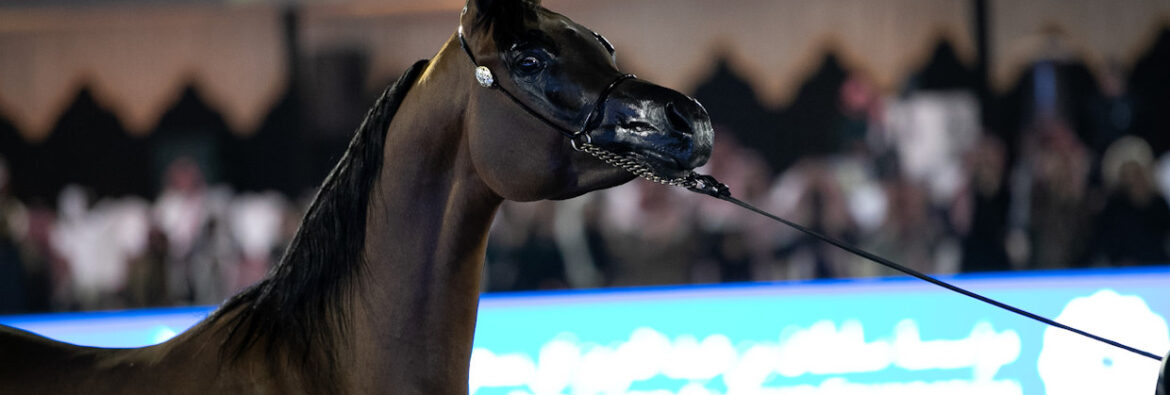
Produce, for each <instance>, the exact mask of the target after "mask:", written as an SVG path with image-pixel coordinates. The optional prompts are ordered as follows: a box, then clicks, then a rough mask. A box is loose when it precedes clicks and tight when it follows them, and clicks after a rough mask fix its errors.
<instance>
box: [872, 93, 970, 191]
mask: <svg viewBox="0 0 1170 395" xmlns="http://www.w3.org/2000/svg"><path fill="white" fill-rule="evenodd" d="M886 111H887V114H886V120H887V122H886V126H885V129H886V133H887V135H888V138H889V139H891V143H892V145H893V150H894V151H895V153H896V155H895V157H896V159H897V162H896V163H897V166H898V167H897V169H898V170H899V172H900V173H901V175H902V176H905V177H907V178H909V179H910V181H912V182H914V183H916V184H917V185H919V186H921V187H923V188H926V189H925V191H926V192H927V198H928V199H929V200H928V203H929V204H930V205H931V206H932V207H940V208H941V207H946V206H947V205H949V204H950V203H951V202H953V201H954V199H955V197H956V196H957V195H958V193H959V191H960V189H961V187H962V184H963V178H964V177H963V163H962V161H961V158H962V156H963V154H964V153H966V152H969V151H970V150H971V149H972V147H974V145H975V143H976V142H977V141H978V139H979V135H980V133H981V126H980V113H979V111H980V109H979V101H978V99H977V98H975V97H974V95H973V94H971V93H970V92H966V91H926V92H917V93H914V94H912V95H910V96H908V97H906V98H902V99H900V100H897V101H894V102H893V103H891V104H890V105H889V107H888V108H887V110H886Z"/></svg>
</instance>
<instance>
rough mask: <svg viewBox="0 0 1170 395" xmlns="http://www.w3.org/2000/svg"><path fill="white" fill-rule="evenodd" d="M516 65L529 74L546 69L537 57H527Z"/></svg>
mask: <svg viewBox="0 0 1170 395" xmlns="http://www.w3.org/2000/svg"><path fill="white" fill-rule="evenodd" d="M516 64H517V66H519V67H520V70H521V71H524V72H529V73H531V72H536V71H539V70H540V69H541V68H542V67H544V63H543V62H541V61H540V59H537V58H536V57H535V56H525V57H523V58H520V61H519V62H517V63H516Z"/></svg>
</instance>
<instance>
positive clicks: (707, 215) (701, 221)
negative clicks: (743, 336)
mask: <svg viewBox="0 0 1170 395" xmlns="http://www.w3.org/2000/svg"><path fill="white" fill-rule="evenodd" d="M720 128H721V127H717V129H720ZM721 136H723V137H721V140H720V142H719V144H717V145H716V146H715V147H714V148H713V150H712V154H711V159H709V160H708V161H707V165H706V166H704V167H703V168H702V169H700V172H703V173H705V174H710V175H712V176H714V177H715V178H716V179H718V180H720V181H721V182H724V183H726V184H727V185H729V186H730V187H731V188H732V191H733V193H734V194H735V195H736V196H737V197H738V198H739V199H741V200H743V201H746V202H749V203H753V204H762V203H763V202H764V201H765V199H766V197H767V193H768V188H769V184H770V183H771V179H770V174H769V173H770V169H769V168H768V165H767V163H766V162H765V161H764V158H763V157H762V156H760V154H759V153H757V152H756V151H755V150H751V149H747V148H745V147H743V146H742V145H740V144H739V143H738V141H736V139H735V137H734V134H732V133H727V132H725V133H724V134H722V135H721ZM690 199H692V200H693V201H695V203H694V204H695V205H697V206H698V210H697V211H698V212H699V213H700V215H698V216H697V217H696V218H695V221H696V224H697V226H698V229H697V230H698V237H699V244H700V247H699V248H700V259H699V260H698V261H697V262H696V266H695V268H694V273H692V276H693V280H694V281H696V282H731V281H750V280H753V279H755V278H756V277H757V273H756V272H757V270H763V271H766V270H767V268H766V267H764V268H756V266H759V265H765V266H766V265H767V263H768V261H770V256H769V254H770V252H771V250H772V248H771V243H772V238H771V237H769V236H770V235H771V233H770V232H771V231H770V227H774V225H773V224H772V223H770V222H768V221H767V220H761V217H759V216H757V215H755V214H753V213H750V212H747V211H744V210H740V209H739V208H738V207H735V206H733V205H729V204H726V202H722V201H718V200H715V199H696V197H690ZM761 273H762V272H761Z"/></svg>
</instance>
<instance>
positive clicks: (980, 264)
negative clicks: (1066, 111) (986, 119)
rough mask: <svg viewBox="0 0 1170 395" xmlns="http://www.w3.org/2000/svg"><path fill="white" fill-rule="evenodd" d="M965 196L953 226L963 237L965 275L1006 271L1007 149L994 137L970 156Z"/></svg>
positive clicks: (984, 139)
mask: <svg viewBox="0 0 1170 395" xmlns="http://www.w3.org/2000/svg"><path fill="white" fill-rule="evenodd" d="M967 158H968V161H967V171H966V173H967V174H968V180H967V183H966V187H965V192H964V193H963V194H962V195H960V198H959V199H957V200H956V207H955V209H954V213H953V214H952V215H953V217H954V219H952V222H953V223H954V224H955V227H956V228H957V230H958V233H959V234H960V235H961V237H962V258H961V259H962V261H961V263H960V271H961V272H964V273H971V272H987V271H1007V270H1011V269H1012V267H1011V264H1010V261H1009V259H1008V255H1007V230H1008V223H1007V219H1008V206H1009V205H1010V202H1011V197H1010V194H1009V193H1008V190H1007V185H1006V184H1005V182H1004V176H1005V174H1006V168H1007V148H1006V147H1005V145H1004V143H1003V141H1001V140H999V139H998V138H996V137H995V136H994V135H992V134H989V133H988V134H984V135H983V137H982V138H981V139H980V140H979V142H978V143H977V144H976V146H975V148H974V149H973V150H972V151H971V153H970V154H969V155H968V157H967Z"/></svg>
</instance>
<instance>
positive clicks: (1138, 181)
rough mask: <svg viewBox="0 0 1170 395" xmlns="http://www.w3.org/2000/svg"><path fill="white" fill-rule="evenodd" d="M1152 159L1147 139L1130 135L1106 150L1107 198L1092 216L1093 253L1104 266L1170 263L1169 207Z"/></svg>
mask: <svg viewBox="0 0 1170 395" xmlns="http://www.w3.org/2000/svg"><path fill="white" fill-rule="evenodd" d="M1153 162H1154V155H1153V153H1152V151H1151V149H1150V146H1149V144H1147V143H1146V142H1145V140H1142V139H1141V138H1139V137H1135V136H1126V137H1122V138H1121V139H1118V140H1117V141H1116V142H1114V143H1113V144H1112V145H1110V146H1109V148H1108V149H1107V150H1106V151H1105V157H1104V160H1103V161H1102V166H1101V167H1102V168H1101V170H1102V173H1103V174H1102V176H1103V179H1104V181H1105V185H1106V187H1107V189H1108V191H1109V195H1108V196H1109V197H1108V200H1107V202H1106V204H1105V208H1104V209H1102V210H1101V213H1100V215H1099V216H1098V218H1097V221H1096V236H1097V237H1096V241H1097V246H1096V251H1094V252H1095V254H1096V255H1097V258H1098V259H1104V261H1105V263H1106V264H1107V265H1110V266H1133V265H1148V264H1166V263H1168V262H1170V259H1168V254H1167V250H1166V247H1167V241H1168V240H1170V239H1168V237H1170V207H1168V206H1167V203H1166V199H1164V198H1163V197H1162V196H1160V195H1159V194H1158V191H1157V189H1156V187H1155V186H1154V175H1153V168H1152V167H1153V164H1154V163H1153Z"/></svg>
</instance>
